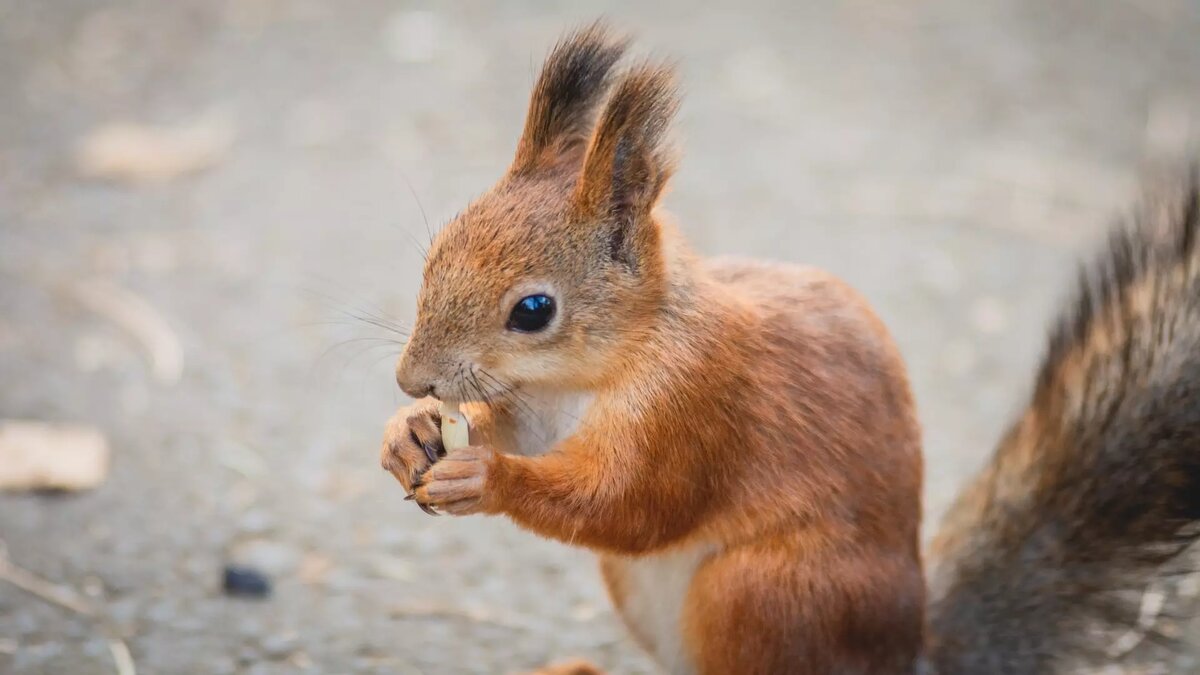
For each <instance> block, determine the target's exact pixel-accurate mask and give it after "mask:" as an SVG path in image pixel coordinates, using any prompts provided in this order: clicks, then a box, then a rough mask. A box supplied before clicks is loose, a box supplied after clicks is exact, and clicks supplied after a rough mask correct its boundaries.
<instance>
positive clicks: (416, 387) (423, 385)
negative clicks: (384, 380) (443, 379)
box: [396, 372, 436, 398]
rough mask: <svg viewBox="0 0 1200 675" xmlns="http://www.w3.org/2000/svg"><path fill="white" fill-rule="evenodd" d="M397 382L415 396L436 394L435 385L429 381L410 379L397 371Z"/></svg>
mask: <svg viewBox="0 0 1200 675" xmlns="http://www.w3.org/2000/svg"><path fill="white" fill-rule="evenodd" d="M396 384H398V385H400V389H401V390H402V391H403V392H404V393H406V394H408V395H409V396H411V397H413V398H425V397H426V396H435V395H436V394H434V386H433V385H432V384H430V383H428V382H422V381H415V380H410V379H408V378H405V377H402V376H401V374H400V373H399V372H397V373H396Z"/></svg>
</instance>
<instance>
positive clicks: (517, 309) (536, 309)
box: [508, 294, 554, 333]
mask: <svg viewBox="0 0 1200 675" xmlns="http://www.w3.org/2000/svg"><path fill="white" fill-rule="evenodd" d="M553 318H554V298H552V297H550V296H548V295H541V294H539V295H528V296H525V297H524V298H521V299H520V300H518V301H517V304H515V305H513V308H512V312H511V313H509V315H508V329H509V330H515V331H518V332H521V333H536V332H537V331H539V330H542V329H543V328H545V327H546V326H547V325H549V323H550V320H551V319H553Z"/></svg>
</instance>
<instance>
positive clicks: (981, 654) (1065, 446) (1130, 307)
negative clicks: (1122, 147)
mask: <svg viewBox="0 0 1200 675" xmlns="http://www.w3.org/2000/svg"><path fill="white" fill-rule="evenodd" d="M1198 178H1200V175H1198V173H1197V171H1196V170H1195V169H1193V171H1192V172H1191V174H1190V176H1189V180H1188V181H1187V182H1186V183H1185V184H1184V185H1183V186H1182V187H1183V189H1182V190H1174V191H1172V193H1171V194H1170V195H1162V196H1159V197H1158V198H1157V199H1148V200H1147V201H1146V203H1145V204H1144V205H1143V207H1142V208H1141V210H1140V211H1139V212H1138V215H1137V217H1136V218H1135V219H1134V220H1133V222H1131V223H1129V224H1127V225H1125V226H1123V227H1121V228H1119V229H1117V231H1115V232H1114V233H1113V234H1112V236H1111V239H1110V241H1109V245H1108V250H1107V251H1106V252H1105V253H1104V254H1103V255H1102V256H1101V257H1100V259H1099V260H1097V261H1096V262H1095V263H1093V264H1092V265H1090V266H1088V267H1086V268H1085V269H1084V270H1083V272H1082V274H1081V279H1080V282H1079V287H1078V290H1077V297H1076V298H1075V301H1074V303H1073V304H1072V305H1071V306H1070V308H1069V309H1068V310H1067V312H1066V313H1065V316H1064V317H1063V318H1062V319H1061V322H1060V324H1059V325H1058V327H1057V329H1056V330H1055V331H1054V333H1053V336H1052V337H1051V339H1050V345H1049V350H1048V353H1047V354H1046V356H1045V360H1044V362H1043V364H1042V366H1041V370H1040V372H1039V373H1038V376H1037V380H1036V383H1035V386H1034V391H1033V395H1032V399H1031V400H1030V402H1029V404H1028V407H1027V408H1026V410H1025V411H1024V412H1023V413H1022V414H1021V416H1020V418H1019V419H1017V420H1016V422H1015V423H1014V424H1013V425H1012V427H1011V429H1009V431H1008V433H1007V434H1006V435H1005V437H1004V438H1003V440H1002V441H1001V443H1000V446H999V448H998V449H997V450H996V453H995V456H994V457H993V459H992V461H991V463H990V465H989V466H988V467H987V468H986V469H985V470H984V471H983V473H982V474H981V475H980V476H978V477H977V478H976V479H975V480H974V481H973V483H972V484H971V485H970V487H969V488H968V489H967V490H966V491H965V492H964V493H963V494H962V495H961V496H960V497H959V499H958V501H957V503H956V504H955V506H954V507H953V508H952V509H951V512H950V515H949V516H948V518H947V520H946V522H945V524H944V525H943V529H942V530H941V532H939V534H938V535H937V537H936V539H935V541H934V543H933V545H932V547H931V555H930V559H931V567H932V572H931V580H930V596H931V604H930V629H931V633H932V638H931V644H930V650H929V653H928V656H929V660H930V664H931V665H932V666H933V670H935V671H936V672H937V673H939V675H954V674H957V673H971V674H972V675H990V674H997V675H998V674H1005V675H1008V674H1012V675H1016V674H1018V673H1019V674H1022V675H1024V674H1029V673H1048V672H1058V671H1060V670H1062V669H1063V668H1064V667H1067V666H1070V665H1077V664H1080V663H1091V664H1095V662H1096V660H1097V659H1100V660H1103V659H1105V658H1110V655H1111V654H1110V653H1111V651H1112V649H1113V644H1114V643H1113V642H1108V643H1107V644H1097V642H1101V640H1098V638H1097V635H1103V634H1105V633H1104V631H1103V630H1101V631H1100V632H1097V631H1096V629H1097V628H1100V629H1105V628H1108V629H1115V628H1119V627H1120V626H1128V627H1130V628H1133V627H1136V626H1137V625H1138V604H1139V603H1137V602H1136V601H1131V600H1130V597H1131V593H1130V592H1131V591H1137V590H1140V589H1143V588H1145V586H1146V584H1148V583H1150V582H1152V581H1154V580H1155V579H1156V578H1159V577H1161V576H1164V575H1167V574H1169V573H1170V572H1171V571H1172V570H1171V568H1172V567H1175V566H1173V565H1169V564H1168V563H1171V562H1172V561H1177V560H1178V559H1180V554H1181V553H1182V552H1183V551H1184V549H1186V548H1187V547H1188V546H1189V545H1190V544H1191V543H1193V542H1194V541H1195V540H1197V539H1198V538H1200V182H1198V180H1197V179H1198ZM1135 597H1136V596H1135ZM1118 642H1119V641H1118Z"/></svg>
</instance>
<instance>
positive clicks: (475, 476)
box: [384, 27, 924, 674]
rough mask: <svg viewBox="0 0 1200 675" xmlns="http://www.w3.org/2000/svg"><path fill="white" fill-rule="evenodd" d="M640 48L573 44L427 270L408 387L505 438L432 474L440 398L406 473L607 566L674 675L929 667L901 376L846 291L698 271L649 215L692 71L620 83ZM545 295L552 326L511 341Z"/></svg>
mask: <svg viewBox="0 0 1200 675" xmlns="http://www.w3.org/2000/svg"><path fill="white" fill-rule="evenodd" d="M620 49H621V43H620V42H618V41H614V40H612V39H610V38H608V37H607V35H606V34H605V33H604V31H603V30H602V29H599V28H596V27H593V28H590V29H586V30H584V31H582V32H580V33H577V34H576V35H574V36H573V37H571V38H569V39H568V40H567V41H566V42H564V43H562V44H561V45H560V46H559V47H558V48H557V49H556V51H555V53H554V54H552V55H551V57H550V59H549V60H548V62H547V65H546V68H545V69H544V70H543V73H542V76H541V79H540V80H539V84H538V86H537V87H536V88H535V94H534V101H533V103H531V106H530V115H531V119H530V121H528V122H527V124H526V137H524V138H523V139H522V141H521V143H520V144H519V152H518V160H517V161H515V162H514V166H513V169H512V170H510V172H509V174H508V175H507V176H505V177H504V178H503V179H501V181H500V182H499V183H498V184H497V185H496V186H495V187H494V188H492V190H490V191H489V192H488V193H487V194H485V195H483V196H482V197H480V198H479V199H478V200H477V201H476V202H475V203H474V204H472V205H471V206H470V207H469V208H468V209H467V210H466V211H465V212H464V213H463V214H462V215H460V216H459V217H457V218H456V219H455V220H454V221H452V222H451V223H449V224H448V225H447V226H446V228H445V229H444V230H443V231H442V232H441V233H440V234H439V235H438V237H437V239H436V240H435V241H434V243H433V246H432V249H431V251H430V255H429V258H428V261H427V265H426V269H425V281H424V284H423V286H422V289H421V293H420V296H419V299H418V317H417V322H416V325H415V328H414V331H413V336H412V339H411V341H410V342H409V344H408V345H407V348H406V350H405V353H404V355H403V356H402V357H401V361H400V363H399V364H398V366H397V380H398V381H399V382H400V384H401V386H402V387H403V388H404V389H405V391H407V392H408V393H410V394H412V395H414V396H418V397H420V396H424V395H426V394H429V393H432V394H433V395H434V396H437V397H439V398H442V399H445V400H452V401H465V402H469V405H467V406H466V409H467V412H468V414H469V416H470V417H471V419H472V422H473V423H474V424H475V425H476V432H477V433H479V434H480V436H481V437H482V438H483V439H484V442H483V443H481V444H480V445H477V446H473V447H471V448H467V449H465V450H461V451H456V452H451V453H450V454H449V455H447V456H446V457H445V458H442V459H440V460H438V461H430V460H428V459H427V458H426V455H425V454H424V453H422V452H421V451H420V443H421V442H425V441H428V440H431V433H430V431H429V429H430V428H432V426H431V425H429V424H427V423H426V422H427V421H428V420H431V419H433V417H434V412H433V408H432V407H431V405H430V404H429V403H427V402H425V403H420V404H418V406H416V407H415V408H412V409H410V410H407V411H404V412H403V413H402V414H401V415H398V416H397V418H396V421H395V422H394V423H393V424H392V425H391V426H390V427H389V433H388V439H387V441H386V442H385V448H384V464H385V467H386V468H388V469H389V470H391V471H392V472H393V473H395V474H396V475H397V477H398V478H399V479H400V480H401V482H402V483H403V484H404V485H405V487H406V488H415V490H414V495H415V498H416V500H417V501H418V502H419V503H421V504H424V505H426V506H430V507H433V508H437V509H439V510H443V511H447V512H450V513H455V514H468V513H480V512H482V513H489V514H504V515H506V516H508V517H509V518H511V519H513V520H514V521H515V522H517V523H518V524H520V525H522V526H523V527H526V528H528V529H530V530H532V531H534V532H536V533H538V534H541V535H543V536H546V537H551V538H554V539H558V540H561V541H564V542H567V543H571V544H576V545H581V546H586V547H588V548H590V549H593V550H595V551H597V552H599V553H600V554H601V559H602V569H603V571H604V576H605V580H606V583H607V584H608V587H609V590H610V593H611V595H612V598H613V602H614V604H615V605H616V607H617V609H618V611H619V612H620V613H621V614H622V616H623V617H624V618H625V620H626V622H627V623H628V625H629V627H630V630H631V632H632V634H633V635H634V636H635V638H636V639H637V640H638V641H639V643H641V644H642V645H643V646H644V647H646V649H647V650H649V651H650V652H651V654H653V655H654V656H655V657H656V659H657V660H658V661H659V662H660V663H661V664H662V665H663V666H664V667H665V668H666V669H667V670H669V671H670V672H674V673H711V674H717V673H722V674H723V673H733V672H736V673H746V674H753V673H782V672H788V673H828V672H838V673H881V674H883V673H899V672H906V671H912V669H913V668H914V667H915V665H914V664H915V662H916V659H917V658H918V655H919V651H920V647H921V642H922V626H923V612H924V581H923V579H922V574H921V559H920V553H919V546H918V528H919V523H920V517H921V513H920V501H919V498H920V490H921V479H922V476H921V473H922V468H921V456H920V437H919V431H918V427H917V422H916V418H915V414H914V409H913V402H912V397H911V394H910V391H909V386H908V383H907V380H906V376H905V372H904V367H903V364H902V362H901V359H900V357H899V354H898V353H897V350H896V348H895V346H894V345H893V344H892V341H891V338H890V337H889V336H888V333H887V331H886V329H885V328H884V327H883V325H882V323H881V322H880V321H879V320H878V319H877V318H876V317H875V315H874V314H873V313H872V312H871V310H870V309H869V307H868V306H867V304H866V302H865V301H864V300H863V299H862V298H861V297H860V296H858V295H857V294H856V293H855V292H853V291H852V290H850V289H849V288H848V287H847V286H846V285H845V284H843V283H841V282H840V281H838V280H837V279H835V278H833V277H832V276H830V275H828V274H826V273H824V272H821V271H818V270H814V269H809V268H800V267H792V266H787V265H777V264H769V263H758V262H752V261H734V260H703V259H700V258H698V257H696V256H695V255H694V254H692V253H691V252H690V251H689V249H688V248H687V246H686V244H685V243H684V241H683V240H682V238H681V236H680V235H679V233H678V232H677V231H676V230H675V229H674V227H673V226H672V225H671V224H670V222H669V221H668V220H667V219H666V218H665V216H664V215H663V214H662V213H660V212H658V211H656V210H655V206H656V203H657V201H658V199H659V196H660V194H661V192H662V190H663V187H664V185H665V183H666V181H667V179H668V177H669V176H670V174H671V169H672V165H671V153H670V151H669V146H668V144H667V143H666V141H665V132H666V128H667V126H668V123H669V122H670V118H671V115H672V113H673V111H674V109H675V106H676V103H675V96H674V91H673V87H672V81H671V75H670V72H669V70H667V69H665V68H663V67H660V66H650V65H645V66H638V67H634V68H633V69H632V70H630V71H629V72H628V73H626V74H624V75H622V76H620V77H617V78H612V77H610V73H609V70H610V68H611V67H612V65H613V63H614V62H615V58H609V57H610V56H612V55H613V54H614V53H616V54H619V52H620ZM588 54H591V55H593V57H594V55H597V54H599V55H602V56H603V57H604V58H592V61H591V62H590V65H589V64H588V63H582V64H581V59H584V60H586V59H585V57H586V55H588ZM581 55H582V56H581ZM563 64H571V65H572V68H574V71H572V72H567V73H564V72H563V70H564V69H565V68H566V66H564V65H563ZM581 73H582V74H581ZM563 80H569V82H567V83H566V84H568V85H569V84H579V83H580V82H585V81H586V82H587V83H591V84H590V85H589V86H591V87H593V89H594V88H595V87H599V86H600V85H599V84H598V83H611V88H612V91H611V93H610V94H609V96H608V98H607V100H606V101H605V103H604V109H603V110H602V111H600V112H599V113H597V111H596V106H599V105H600V95H601V94H602V93H603V92H600V93H599V94H598V93H597V91H594V90H592V89H589V90H588V91H586V92H580V91H577V90H578V89H579V87H573V86H566V85H564V82H563ZM562 91H567V92H573V93H572V94H571V95H572V96H574V97H575V98H571V99H570V100H566V99H562V98H560V99H554V98H549V99H548V98H546V96H547V94H546V92H562ZM556 95H558V96H560V97H561V96H563V94H561V93H560V94H556ZM594 120H596V121H595V122H594V123H595V125H596V128H595V130H594V131H592V132H591V138H590V141H588V143H587V145H586V148H587V150H586V152H583V153H581V152H579V148H580V144H579V143H578V142H577V141H576V140H575V136H574V135H575V134H577V133H578V130H579V129H580V128H581V127H582V126H583V125H590V124H592V123H593V121H594ZM531 129H532V130H535V132H536V133H535V134H534V135H533V136H530V130H531ZM533 292H539V293H541V292H544V293H549V294H551V295H552V296H553V297H555V299H556V301H557V303H558V307H559V310H558V313H557V315H556V318H555V320H554V323H552V324H551V326H550V327H549V328H548V329H547V330H546V331H544V332H541V333H515V332H513V331H510V330H506V328H505V319H506V317H507V314H508V311H509V310H510V309H511V308H512V306H513V303H514V302H515V301H516V300H519V299H520V298H521V297H522V296H523V294H529V293H533ZM410 420H411V421H410ZM581 672H586V671H581Z"/></svg>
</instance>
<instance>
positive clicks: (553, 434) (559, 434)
mask: <svg viewBox="0 0 1200 675" xmlns="http://www.w3.org/2000/svg"><path fill="white" fill-rule="evenodd" d="M521 398H522V401H523V402H524V403H525V404H528V405H521V406H519V407H518V409H517V413H518V414H517V424H516V441H517V450H518V451H519V452H520V453H521V454H522V455H530V456H537V455H544V454H546V453H547V452H548V451H549V450H550V448H553V447H554V446H555V445H556V444H557V443H558V442H559V441H561V440H563V439H564V438H567V437H568V436H570V435H571V434H573V433H575V430H576V429H577V428H578V427H579V422H580V420H582V419H583V417H584V415H586V414H587V410H588V408H589V407H591V405H592V401H593V400H594V398H595V397H594V396H593V395H592V394H583V393H580V394H575V393H558V392H553V393H550V392H538V391H523V392H522V393H521ZM530 409H532V410H535V411H537V413H536V414H534V413H531V412H529V410H530Z"/></svg>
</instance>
